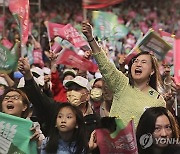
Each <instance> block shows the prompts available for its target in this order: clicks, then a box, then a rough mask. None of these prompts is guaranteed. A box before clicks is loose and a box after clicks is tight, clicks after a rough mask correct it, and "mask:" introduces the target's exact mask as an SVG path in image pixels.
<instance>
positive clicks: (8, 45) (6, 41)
mask: <svg viewBox="0 0 180 154" xmlns="http://www.w3.org/2000/svg"><path fill="white" fill-rule="evenodd" d="M1 44H2V45H3V46H5V47H6V48H8V49H11V48H12V46H13V44H12V43H11V42H10V41H9V40H8V39H6V38H4V39H2V40H1Z"/></svg>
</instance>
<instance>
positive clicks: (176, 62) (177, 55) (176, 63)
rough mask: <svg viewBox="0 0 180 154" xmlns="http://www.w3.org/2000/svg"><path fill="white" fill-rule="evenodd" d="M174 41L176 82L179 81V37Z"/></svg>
mask: <svg viewBox="0 0 180 154" xmlns="http://www.w3.org/2000/svg"><path fill="white" fill-rule="evenodd" d="M174 42H175V43H174V78H175V81H176V83H180V60H179V58H180V39H177V40H175V41H174Z"/></svg>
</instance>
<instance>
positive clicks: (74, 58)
mask: <svg viewBox="0 0 180 154" xmlns="http://www.w3.org/2000/svg"><path fill="white" fill-rule="evenodd" d="M56 63H57V64H64V65H69V66H72V67H75V68H78V69H80V70H87V71H90V72H97V70H98V67H97V65H96V64H94V63H93V62H91V61H90V60H87V59H86V58H84V57H82V56H79V55H78V54H77V53H76V52H74V51H71V50H70V49H65V50H64V51H61V53H60V55H59V57H58V59H57V62H56Z"/></svg>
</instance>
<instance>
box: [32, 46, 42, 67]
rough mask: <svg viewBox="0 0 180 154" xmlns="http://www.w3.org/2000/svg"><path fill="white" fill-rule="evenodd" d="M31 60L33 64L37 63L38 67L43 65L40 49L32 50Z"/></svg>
mask: <svg viewBox="0 0 180 154" xmlns="http://www.w3.org/2000/svg"><path fill="white" fill-rule="evenodd" d="M33 60H34V61H33V64H38V65H40V67H43V66H44V62H43V59H42V50H41V49H36V50H34V51H33Z"/></svg>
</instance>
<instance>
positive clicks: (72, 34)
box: [61, 24, 87, 47]
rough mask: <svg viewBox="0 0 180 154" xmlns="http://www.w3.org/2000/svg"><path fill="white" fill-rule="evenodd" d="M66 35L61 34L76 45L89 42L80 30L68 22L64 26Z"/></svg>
mask: <svg viewBox="0 0 180 154" xmlns="http://www.w3.org/2000/svg"><path fill="white" fill-rule="evenodd" d="M63 32H64V36H61V37H62V38H64V39H65V40H68V41H69V42H70V43H72V44H73V45H74V46H75V47H82V46H85V45H87V42H86V41H85V40H84V39H83V37H82V36H81V35H80V34H79V33H78V31H77V30H76V29H75V28H74V27H73V26H72V25H71V24H67V25H66V26H64V27H63Z"/></svg>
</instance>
